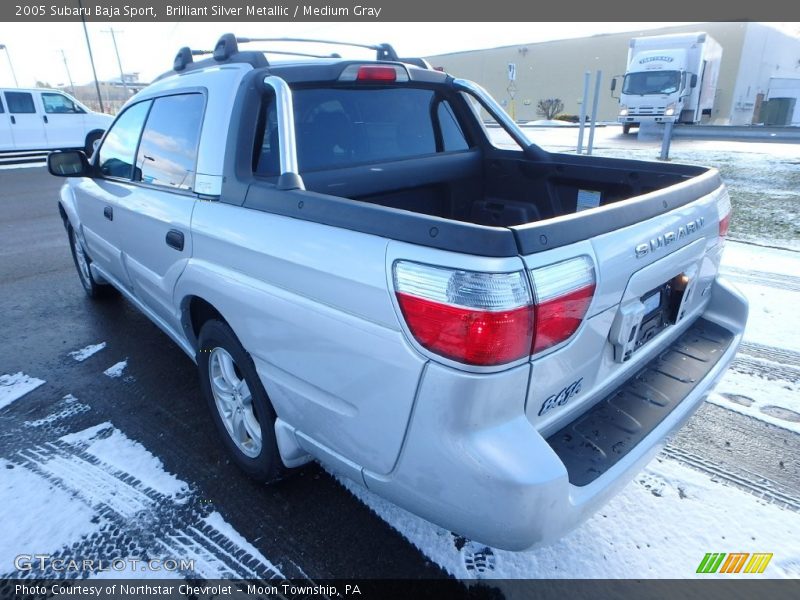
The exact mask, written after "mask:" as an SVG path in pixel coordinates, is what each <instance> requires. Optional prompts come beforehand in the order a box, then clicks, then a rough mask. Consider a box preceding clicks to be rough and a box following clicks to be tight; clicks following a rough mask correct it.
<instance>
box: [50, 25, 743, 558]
mask: <svg viewBox="0 0 800 600" xmlns="http://www.w3.org/2000/svg"><path fill="white" fill-rule="evenodd" d="M275 41H276V40H274V39H273V40H270V39H242V38H238V39H237V38H236V37H234V36H233V35H230V34H228V35H225V36H223V37H222V38H221V39H220V40H219V42H218V43H217V44H216V47H215V48H214V51H213V53H210V54H211V56H209V57H207V58H204V59H199V60H198V61H195V60H194V57H195V56H196V55H197V54H198V53H197V52H193V51H191V50H190V49H189V48H183V49H181V51H180V52H179V53H178V55H177V57H176V59H175V62H174V69H173V70H172V71H171V72H170V73H167V74H165V75H164V76H162V77H161V78H159V79H158V80H157V81H156V82H155V83H153V84H152V85H150V86H149V87H147V88H146V89H144V90H143V91H142V92H140V93H138V94H137V95H136V96H135V97H133V98H132V99H131V100H130V101H129V102H128V103H127V105H126V106H125V107H124V109H123V110H122V111H121V112H120V114H119V115H118V116H117V118H116V120H115V122H114V124H113V125H112V126H111V127H110V128H109V129H108V131H107V132H106V134H105V136H104V137H103V139H102V141H101V142H100V143H99V145H98V146H97V148H96V150H95V151H94V152H93V154H92V156H91V158H87V157H86V155H85V154H83V153H82V152H78V151H65V152H57V153H53V154H51V155H50V157H49V168H50V171H51V173H53V174H54V175H58V176H64V177H68V179H67V180H66V183H65V185H64V186H63V188H62V190H61V194H60V199H59V202H58V210H59V211H60V214H61V217H62V218H63V221H64V225H65V227H66V230H67V236H68V238H69V243H70V246H71V249H72V253H73V256H74V259H75V264H76V267H77V270H78V275H79V277H80V281H81V283H82V284H83V287H84V288H85V290H86V292H87V293H88V294H89V296H91V297H92V298H95V297H99V296H102V295H104V294H105V293H106V292H108V291H109V290H110V289H112V288H113V289H114V290H117V291H118V292H119V293H121V294H122V295H123V296H124V297H125V298H126V299H127V300H128V301H129V302H131V303H133V304H134V305H135V306H137V307H138V308H139V309H140V310H141V311H142V312H144V313H145V314H146V315H147V316H148V317H149V318H150V319H152V321H153V322H154V323H155V324H156V325H158V327H160V328H161V329H162V330H163V331H164V332H165V333H166V335H167V336H169V337H170V338H172V340H173V341H174V342H175V343H176V344H178V345H179V346H180V347H181V348H182V349H183V350H184V351H185V352H186V354H187V355H188V356H189V357H190V358H191V359H192V360H193V361H195V362H196V363H197V367H198V370H199V376H200V383H201V389H202V393H203V395H204V396H205V400H206V401H207V404H208V406H209V408H210V413H211V415H212V417H213V419H214V421H215V423H216V426H217V428H218V430H219V433H220V436H221V439H222V440H223V442H224V444H225V445H226V446H227V448H228V450H229V451H230V453H231V454H232V456H233V457H234V458H235V461H236V462H237V463H238V465H239V466H240V467H241V468H242V469H243V470H244V471H246V472H247V473H248V474H250V475H251V476H253V477H255V478H258V479H260V480H263V481H273V480H276V479H278V478H280V477H281V476H283V475H284V474H285V473H286V472H287V471H288V470H290V469H292V468H294V467H298V466H300V465H302V464H304V463H305V462H307V461H310V460H316V461H319V462H320V463H322V464H323V465H324V466H325V468H326V469H328V470H330V471H332V472H335V473H337V474H339V475H341V476H344V477H348V478H350V479H352V480H354V481H356V482H358V483H359V484H361V485H363V486H364V487H366V488H368V489H369V490H371V491H373V492H375V493H377V494H379V495H381V496H383V497H384V498H387V499H389V500H391V501H392V502H394V503H396V504H398V505H399V506H402V507H403V508H405V509H407V510H409V511H411V512H413V513H415V514H417V515H420V516H422V517H424V518H426V519H428V520H430V521H432V522H434V523H436V524H437V525H440V526H442V527H445V528H448V529H450V530H452V531H454V532H457V533H458V534H460V535H463V536H466V537H468V538H471V539H474V540H477V541H480V542H482V543H485V544H489V545H492V546H495V547H499V548H506V549H512V550H519V549H524V548H528V547H530V546H532V545H534V544H537V543H542V542H548V541H550V540H553V539H555V538H557V537H558V536H560V535H563V534H564V532H566V531H567V530H569V529H570V528H571V527H574V526H575V525H576V524H578V523H580V522H581V521H582V520H583V519H585V518H586V517H587V516H589V515H591V514H592V512H593V511H595V510H597V508H598V507H599V506H600V505H602V503H604V502H605V501H607V500H608V499H609V498H610V497H611V496H612V495H613V494H615V493H616V492H617V491H619V490H620V488H621V487H622V486H624V485H625V483H626V482H628V481H629V480H630V479H631V478H632V477H633V476H634V475H635V474H636V473H637V471H639V470H640V469H641V468H642V467H643V466H644V465H645V464H647V462H648V461H649V460H650V459H651V458H652V457H653V455H654V454H655V453H656V452H657V451H658V449H659V448H660V446H661V444H663V443H664V441H665V439H666V438H667V437H668V436H669V434H670V433H671V432H673V431H674V430H675V429H676V428H678V427H679V426H680V425H681V424H682V423H683V422H684V421H686V419H687V418H688V417H689V416H690V415H691V414H692V413H693V411H694V410H695V409H696V408H697V407H698V406H699V405H700V403H701V402H702V401H703V399H704V398H705V397H706V395H707V394H708V393H709V392H710V391H711V389H712V388H713V386H714V384H715V382H716V381H717V380H718V379H719V378H720V376H721V375H722V374H723V372H724V371H725V369H726V368H727V366H728V365H729V364H730V362H731V360H732V359H733V357H734V354H735V353H736V350H737V347H738V345H739V343H740V341H741V337H742V332H743V330H744V327H745V322H746V319H747V303H746V301H745V299H744V298H743V297H742V296H741V294H739V293H738V292H737V291H736V290H735V289H734V288H732V287H731V286H730V284H728V283H726V282H725V281H724V280H722V279H720V278H719V277H718V276H717V272H718V267H719V261H720V255H721V253H722V249H723V245H724V240H725V236H726V234H727V230H728V223H729V219H730V211H731V203H730V200H729V197H728V193H727V192H726V190H725V187H724V185H723V183H722V181H721V180H720V176H719V173H718V172H717V171H716V170H715V169H712V168H701V167H697V166H686V165H678V164H671V163H669V164H665V163H652V162H642V161H635V160H625V159H608V158H600V157H594V156H574V155H568V154H557V153H550V152H546V151H544V150H542V149H541V148H539V147H537V146H535V145H534V144H532V143H531V142H530V141H529V140H528V139H527V138H526V136H525V135H524V134H523V133H522V132H521V131H520V129H519V128H518V127H517V126H516V125H515V123H514V122H513V121H512V120H511V119H510V118H509V117H508V116H507V115H506V114H505V113H504V112H503V110H502V109H501V108H500V107H499V106H498V104H497V103H496V102H495V101H494V100H493V99H492V98H491V97H490V96H489V95H488V94H487V93H486V92H485V91H484V90H483V89H481V88H480V87H479V86H478V85H476V84H475V83H472V82H470V81H465V80H462V79H456V78H453V77H452V76H450V75H448V74H446V73H443V72H439V71H436V70H433V69H431V68H430V67H429V66H428V65H427V63H425V61H423V60H421V59H407V58H401V57H399V56H398V55H397V54H396V53H395V51H394V49H393V48H392V47H391V46H389V45H387V44H381V45H377V46H370V47H369V48H370V52H371V51H374V52H375V54H376V56H375V57H374V58H372V57H370V59H369V60H347V59H343V58H341V57H339V56H338V55H329V56H309V55H305V56H301V57H296V56H291V57H290V58H289V59H288V60H287V59H286V57H285V55H286V54H287V53H286V52H285V51H280V52H278V51H271V50H269V49H266V50H261V49H257V50H249V51H248V50H242V49H240V45H242V44H245V43H251V44H258V43H262V44H269V43H271V42H275ZM279 41H281V42H285V41H287V40H279ZM289 41H292V40H289ZM362 49H363V48H362ZM289 54H300V53H289ZM267 55H270V56H273V55H275V56H283V59H282V60H270V61H268V60H267V58H266V56H267ZM487 118H488V119H492V120H494V121H496V122H497V124H499V126H500V127H501V128H502V129H503V130H505V132H506V133H507V134H508V136H510V138H511V139H512V140H513V142H514V144H515V147H505V146H504V147H499V146H496V145H495V144H493V142H492V138H491V137H490V136H489V134H488V133H487V129H486V127H485V125H484V121H485V120H486V119H487ZM654 517H655V516H654Z"/></svg>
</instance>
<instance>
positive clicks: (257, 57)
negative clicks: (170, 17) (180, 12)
mask: <svg viewBox="0 0 800 600" xmlns="http://www.w3.org/2000/svg"><path fill="white" fill-rule="evenodd" d="M253 42H281V43H282V42H292V43H294V42H298V43H313V44H329V45H334V46H350V47H353V48H365V49H367V50H374V51H375V53H376V56H375V59H376V60H379V61H391V62H403V63H408V64H412V65H415V66H417V67H421V68H423V69H430V68H431V66H430V65H429V64H428V63H427V61H425V60H424V59H422V58H400V57H398V56H397V52H395V49H394V48H392V46H391V45H390V44H356V43H353V42H336V41H332V40H318V39H313V38H292V37H276V38H247V37H236V36H235V35H234V34H232V33H226V34H224V35H222V36H221V37H220V38H219V40H218V41H217V43H216V45H215V46H214V49H213V50H192V49H191V48H189V47H188V46H184V47H183V48H181V49H180V50H178V54H177V55H176V56H175V60H174V62H173V66H172V68H173V70H174V71H176V72H181V71H185V70H186V69H188V68H190V65H192V67H194V68H200V67H201V66H202V67H205V66H210V65H212V64H214V63H226V62H242V63H248V64H250V65H252V66H253V67H255V68H258V67H265V66H268V65H269V62H268V61H267V59H266V58H265V57H264V54H281V55H287V56H304V57H308V58H341V55H339V54H337V53H331V54H328V55H325V54H313V53H306V52H293V51H288V50H270V49H264V50H249V51H240V50H239V44H250V43H253ZM209 54H211V55H212V58H209V59H206V60H204V61H201V62H200V63H198V64H197V65H196V66H195V65H193V63H194V57H195V56H203V55H209Z"/></svg>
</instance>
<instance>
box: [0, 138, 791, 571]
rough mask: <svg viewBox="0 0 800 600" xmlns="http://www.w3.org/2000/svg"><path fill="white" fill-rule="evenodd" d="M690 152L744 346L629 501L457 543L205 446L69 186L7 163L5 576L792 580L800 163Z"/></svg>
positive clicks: (609, 147) (0, 543)
mask: <svg viewBox="0 0 800 600" xmlns="http://www.w3.org/2000/svg"><path fill="white" fill-rule="evenodd" d="M533 135H534V136H535V134H533ZM572 135H573V132H559V133H557V134H556V133H551V132H548V133H547V134H546V135H545V137H546V140H545V142H546V146H547V147H548V148H550V149H554V148H555V149H561V150H566V149H567V148H569V146H570V144H571V143H572V141H571V136H572ZM559 136H560V137H559ZM619 137H620V136H619V133H618V130H616V128H615V130H614V131H611V130H610V129H609V131H607V132H604V134H603V135H601V136H599V137H598V150H597V152H598V153H605V154H607V155H618V154H619V153H630V152H631V150H630V148H628V147H626V146H623V145H622V144H618V143H617V141H619ZM631 143H632V144H634V145H635V143H634V142H631ZM683 144H684V142H682V141H681V142H676V143H675V145H674V146H673V157H674V158H675V160H681V158H682V159H683V160H687V161H703V160H713V161H718V162H719V166H720V168H721V170H722V171H723V176H724V177H725V178H726V179H728V180H729V183H730V185H731V195H732V196H733V197H734V210H735V211H736V212H735V213H734V214H735V215H736V216H735V217H734V219H735V220H734V225H733V226H732V237H733V238H735V239H738V240H740V241H729V242H728V248H727V250H726V260H725V264H724V267H723V273H724V274H725V275H726V276H727V277H729V278H730V279H731V280H732V281H734V283H736V284H737V285H739V286H740V287H741V289H742V291H743V292H744V293H745V294H746V295H747V296H748V298H749V299H750V302H751V318H750V322H749V325H748V332H747V336H746V339H745V344H744V346H743V349H742V352H741V353H740V356H739V357H738V358H737V360H736V363H735V364H734V367H733V368H732V370H731V372H730V373H729V374H728V375H727V376H726V377H725V379H724V380H723V381H722V383H721V384H720V386H719V387H718V389H717V390H716V393H714V394H712V396H711V397H710V398H709V402H707V403H706V404H705V405H704V406H703V407H702V408H701V409H700V411H699V412H698V413H697V414H696V415H695V417H693V419H692V420H691V421H690V422H689V424H688V425H687V427H685V428H684V430H682V431H681V433H680V434H679V435H678V436H677V437H676V438H675V439H674V440H672V442H671V444H670V445H669V446H668V447H667V449H666V450H665V451H664V452H663V453H662V454H661V455H660V457H659V458H658V459H657V460H656V461H655V462H654V463H653V464H652V465H651V467H649V468H648V469H647V470H646V471H645V472H644V473H643V474H641V476H639V477H637V479H636V480H635V481H634V482H632V483H631V484H630V485H629V486H628V488H627V489H626V490H625V492H624V493H623V494H622V495H621V496H619V497H618V498H615V499H614V500H613V501H612V502H611V503H610V504H609V505H608V507H607V508H605V509H604V510H602V511H601V513H600V514H598V515H596V516H595V517H593V518H592V519H591V520H590V521H589V522H587V523H586V524H585V525H583V526H582V527H580V528H579V529H578V530H576V531H574V532H573V533H571V534H569V535H568V536H567V537H565V538H564V539H563V540H561V541H559V542H558V543H556V544H554V545H553V546H550V547H545V548H539V549H534V550H531V551H528V552H524V553H510V552H501V551H496V550H493V549H491V548H486V547H483V546H480V545H476V544H474V543H472V542H470V541H469V540H463V539H459V538H458V537H457V536H454V535H452V534H450V532H447V531H443V530H440V529H439V528H436V527H434V526H433V525H430V524H428V523H426V522H424V521H422V520H421V519H418V518H416V517H413V516H412V515H409V514H408V513H405V512H403V511H401V510H400V509H397V508H396V507H393V506H392V505H391V504H389V503H387V502H385V501H383V500H381V499H379V498H377V497H375V496H373V495H371V494H370V493H368V492H366V491H364V490H361V489H359V488H357V487H356V486H354V485H352V484H343V483H342V482H340V481H339V480H337V479H336V478H334V477H332V476H331V475H329V474H327V473H326V472H325V471H323V470H322V469H321V468H319V467H317V466H315V465H312V466H307V467H305V468H303V469H302V470H300V472H299V473H297V474H296V475H295V476H293V477H291V478H290V479H288V480H286V481H284V482H281V483H280V484H278V485H275V486H272V487H264V486H261V485H258V484H255V483H253V482H252V481H250V480H248V479H247V478H246V477H245V476H244V475H243V474H241V473H240V472H239V471H238V470H237V469H236V468H235V467H234V466H233V465H231V464H228V459H227V457H226V454H225V453H224V450H223V448H222V446H221V444H219V443H218V442H217V438H216V433H215V431H214V429H213V424H212V422H211V420H210V418H209V417H208V414H207V409H206V407H205V405H204V404H203V402H202V400H201V396H200V393H199V389H198V385H197V375H196V371H195V366H194V365H193V363H192V362H191V361H190V360H189V359H188V358H187V357H186V356H185V355H184V354H183V353H182V352H181V351H180V350H179V349H178V348H177V346H175V345H174V344H173V343H172V342H171V341H170V340H169V339H168V338H167V336H166V335H164V334H163V333H162V332H161V331H160V330H159V329H158V328H157V327H156V326H155V325H153V324H151V323H150V322H149V321H148V320H147V318H146V317H144V316H143V315H141V314H139V313H138V312H137V311H136V310H135V309H134V308H133V307H132V306H131V305H130V304H128V303H127V302H126V301H124V300H123V299H122V298H119V297H118V298H111V299H109V300H107V301H103V302H100V303H96V302H92V301H90V300H89V299H87V298H86V296H85V294H84V293H83V291H82V289H81V287H80V284H79V282H78V278H77V276H76V274H75V270H74V266H73V264H72V259H71V256H70V254H69V248H68V245H67V242H66V236H65V234H64V229H63V226H62V224H61V220H60V218H59V215H58V212H57V208H56V199H57V194H58V189H59V186H60V184H61V182H60V181H58V180H57V179H55V178H53V177H51V176H49V175H48V174H47V172H46V169H44V168H43V167H42V166H41V165H38V166H25V167H21V166H20V167H3V168H2V170H0V190H2V191H0V194H2V199H0V209H1V210H0V286H1V288H2V294H0V314H2V326H3V330H4V331H3V339H4V345H3V348H2V350H0V377H2V378H3V379H2V380H0V463H2V464H0V469H2V472H3V475H4V477H3V478H2V479H1V480H0V504H2V505H3V507H4V512H5V514H6V515H18V519H16V518H12V519H9V520H16V521H17V523H16V525H15V526H14V527H12V528H11V529H10V530H9V531H8V532H6V535H5V536H4V537H3V539H2V540H0V572H3V573H5V574H6V576H47V577H50V576H59V573H58V572H55V571H53V570H52V569H49V568H48V567H45V568H41V569H40V568H33V569H31V570H29V571H25V572H22V571H19V570H13V569H11V568H10V567H11V566H12V565H14V560H15V558H16V557H17V555H19V554H20V553H22V552H29V553H30V554H34V553H43V552H49V553H52V554H53V555H57V556H75V555H79V556H82V557H93V556H96V557H101V556H102V558H104V559H107V560H108V559H111V558H114V557H119V558H126V557H132V556H149V557H155V556H158V557H163V558H174V559H178V560H180V559H191V560H193V561H194V562H193V564H191V565H190V566H191V568H178V569H177V575H179V576H184V577H185V576H192V577H199V578H207V579H213V578H216V577H241V578H265V579H269V578H282V577H296V578H306V577H307V578H312V579H320V578H351V577H362V578H370V577H401V578H425V577H443V576H446V575H454V576H458V577H482V578H485V577H626V576H627V577H640V576H642V577H689V576H692V575H693V574H694V569H695V567H696V565H697V563H698V562H699V560H700V559H701V558H702V556H703V553H704V552H711V551H726V552H727V551H731V552H734V551H738V552H741V551H750V552H756V551H757V552H771V553H774V556H775V558H774V559H773V563H772V565H771V567H770V570H769V571H767V572H766V575H767V576H778V577H780V576H790V577H798V576H800V542H799V541H798V540H800V460H798V450H800V394H798V391H800V389H799V388H800V341H798V340H800V326H798V320H797V318H796V313H795V306H796V303H797V301H798V299H800V296H799V295H798V294H799V293H800V269H798V266H800V254H798V253H797V251H796V250H797V238H798V211H799V210H800V209H799V208H798V203H799V202H800V197H799V196H798V194H797V188H796V187H792V184H793V182H794V181H795V179H793V178H794V177H796V175H794V174H793V171H792V169H789V168H786V169H784V170H781V168H778V166H777V165H779V164H780V165H783V164H784V163H789V164H790V165H791V163H792V162H793V161H798V160H800V157H798V155H797V150H796V149H791V148H790V149H788V150H787V149H785V148H784V149H780V150H776V151H773V150H772V149H769V148H768V149H766V150H765V151H762V150H763V149H759V148H757V147H754V146H751V147H750V150H753V148H756V150H755V151H754V152H755V153H752V152H751V153H749V154H748V153H747V148H745V149H743V150H741V154H738V155H737V154H736V153H737V152H740V150H737V149H734V150H733V151H731V149H730V148H725V149H724V152H723V149H721V147H720V145H719V143H716V144H717V145H716V146H707V145H706V144H714V143H712V142H703V143H701V144H695V145H693V146H690V145H685V146H684V145H683ZM743 146H744V145H743ZM656 148H657V143H656V144H655V145H654V144H650V145H647V144H644V145H638V146H635V148H634V150H633V151H634V152H639V153H640V154H641V157H643V158H654V156H650V154H655V153H656ZM776 152H777V154H776ZM723 154H724V156H723ZM776 156H777V158H776ZM771 161H772V162H771ZM772 163H774V164H772ZM795 164H796V163H795ZM747 169H751V170H752V172H749V171H747ZM764 169H767V170H768V173H769V174H770V176H771V181H770V185H769V186H765V184H764V178H765V172H764V171H763V170H764ZM795 169H796V167H795ZM781 173H784V175H783V176H782V175H781ZM781 177H783V179H781ZM759 191H760V193H761V196H759ZM737 193H739V196H737V195H736V194H737ZM737 197H738V198H740V200H738V201H737ZM737 202H738V203H739V206H737ZM765 214H766V215H769V214H771V215H773V217H772V219H770V218H764V215H765ZM748 215H761V217H762V218H761V219H760V220H757V219H755V217H753V216H748ZM737 219H738V221H737ZM376 393H380V391H379V390H376ZM742 514H745V515H747V517H746V518H742V516H741V515H742ZM703 548H705V550H703ZM133 571H134V572H135V571H136V569H134V570H133ZM136 574H137V575H138V573H136ZM163 574H164V573H163V572H162V573H156V575H155V576H163Z"/></svg>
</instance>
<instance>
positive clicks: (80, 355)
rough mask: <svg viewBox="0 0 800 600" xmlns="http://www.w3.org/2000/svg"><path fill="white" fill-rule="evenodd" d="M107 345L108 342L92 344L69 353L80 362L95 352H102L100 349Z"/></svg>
mask: <svg viewBox="0 0 800 600" xmlns="http://www.w3.org/2000/svg"><path fill="white" fill-rule="evenodd" d="M105 347H106V343H105V342H100V343H99V344H92V345H90V346H85V347H83V348H81V349H80V350H73V351H72V352H70V353H69V355H70V356H71V357H72V358H74V359H75V360H77V361H78V362H83V361H85V360H86V359H87V358H89V357H90V356H92V355H93V354H97V353H98V352H100V350H102V349H103V348H105Z"/></svg>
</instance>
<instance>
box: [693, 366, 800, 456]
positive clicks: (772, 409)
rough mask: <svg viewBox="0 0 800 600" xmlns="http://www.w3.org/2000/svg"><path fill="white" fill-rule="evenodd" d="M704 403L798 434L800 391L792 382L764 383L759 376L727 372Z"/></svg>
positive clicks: (799, 444)
mask: <svg viewBox="0 0 800 600" xmlns="http://www.w3.org/2000/svg"><path fill="white" fill-rule="evenodd" d="M765 392H768V393H765ZM707 400H708V402H711V403H712V404H716V405H718V406H722V407H723V408H727V409H728V410H733V411H736V412H738V413H741V414H743V415H747V416H748V417H753V418H754V419H758V420H759V421H764V422H766V423H770V424H772V425H777V426H778V427H783V428H784V429H788V430H790V431H794V432H795V433H798V434H800V388H798V386H797V385H796V384H794V383H789V382H779V383H773V382H770V384H765V383H764V380H763V379H761V378H759V377H752V376H750V375H746V374H744V373H739V372H737V371H735V370H729V371H728V372H727V373H726V374H725V376H724V377H723V378H722V380H721V381H720V382H719V383H718V384H717V387H716V388H714V393H712V394H711V395H710V396H709V397H708V399H707ZM798 446H800V442H798Z"/></svg>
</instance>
